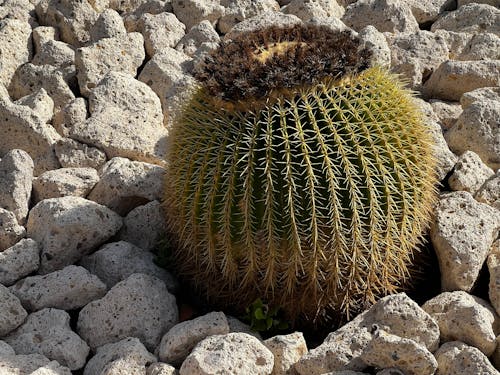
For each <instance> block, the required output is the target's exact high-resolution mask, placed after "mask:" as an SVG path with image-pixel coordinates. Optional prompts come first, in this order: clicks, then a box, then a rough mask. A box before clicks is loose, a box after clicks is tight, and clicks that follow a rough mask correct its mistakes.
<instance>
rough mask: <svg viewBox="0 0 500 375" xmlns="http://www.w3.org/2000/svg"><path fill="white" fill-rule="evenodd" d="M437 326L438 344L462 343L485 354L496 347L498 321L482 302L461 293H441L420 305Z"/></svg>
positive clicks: (488, 306) (489, 353)
mask: <svg viewBox="0 0 500 375" xmlns="http://www.w3.org/2000/svg"><path fill="white" fill-rule="evenodd" d="M422 309H424V310H425V311H426V312H427V313H429V314H430V315H431V316H432V317H433V318H434V319H435V320H436V322H437V323H438V325H439V330H440V332H441V342H447V341H462V342H464V343H466V344H468V345H472V346H474V347H476V348H478V349H479V350H481V352H483V353H484V354H485V355H487V356H489V355H491V354H492V353H493V351H494V350H495V348H496V346H497V342H496V335H495V333H494V332H493V323H494V322H495V319H496V318H497V316H496V313H495V311H494V310H493V308H492V307H491V306H490V305H489V304H488V302H486V301H485V300H483V299H481V298H478V297H475V296H472V295H470V294H468V293H466V292H463V291H456V292H444V293H441V294H440V295H438V296H436V297H434V298H432V299H430V300H429V301H427V302H426V303H424V305H423V306H422Z"/></svg>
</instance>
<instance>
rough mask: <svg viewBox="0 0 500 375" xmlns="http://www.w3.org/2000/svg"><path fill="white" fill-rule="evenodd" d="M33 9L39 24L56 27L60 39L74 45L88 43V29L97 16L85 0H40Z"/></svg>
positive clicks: (78, 45)
mask: <svg viewBox="0 0 500 375" xmlns="http://www.w3.org/2000/svg"><path fill="white" fill-rule="evenodd" d="M35 10H36V14H37V16H38V19H39V22H40V23H41V24H43V25H47V26H54V27H57V28H58V29H59V32H60V34H61V40H62V41H64V42H66V43H68V44H71V45H73V46H74V47H80V46H83V45H85V44H86V43H88V41H89V40H90V35H89V29H90V27H91V25H92V24H93V23H94V22H95V21H96V20H97V17H98V13H97V12H96V11H95V10H94V8H92V6H91V5H90V4H89V2H88V1H87V0H81V1H74V0H41V1H40V2H38V3H37V4H36V7H35Z"/></svg>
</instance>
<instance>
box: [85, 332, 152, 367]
mask: <svg viewBox="0 0 500 375" xmlns="http://www.w3.org/2000/svg"><path fill="white" fill-rule="evenodd" d="M118 359H121V360H125V361H126V363H127V364H128V365H129V366H131V367H132V366H134V365H138V366H142V367H144V366H148V365H150V364H151V363H154V362H156V357H155V356H154V355H153V354H151V353H150V352H148V350H147V349H146V348H145V347H144V345H143V344H142V343H141V342H140V341H139V339H137V338H135V337H128V338H126V339H123V340H121V341H118V342H116V343H112V344H106V345H103V346H100V347H98V348H97V352H96V354H95V355H94V356H93V357H92V358H91V359H90V360H89V362H88V363H87V365H86V366H85V370H84V372H83V375H100V374H102V373H103V370H104V368H105V367H106V365H107V364H109V363H111V362H113V361H116V360H118ZM144 372H145V371H144ZM144 372H143V373H144ZM124 374H125V373H124ZM127 374H128V373H127Z"/></svg>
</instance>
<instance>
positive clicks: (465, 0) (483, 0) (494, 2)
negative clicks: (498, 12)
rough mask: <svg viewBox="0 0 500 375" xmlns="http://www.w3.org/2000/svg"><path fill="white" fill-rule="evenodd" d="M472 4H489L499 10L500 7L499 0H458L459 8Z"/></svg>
mask: <svg viewBox="0 0 500 375" xmlns="http://www.w3.org/2000/svg"><path fill="white" fill-rule="evenodd" d="M470 3H478V4H488V5H491V6H494V7H497V8H499V7H500V1H498V0H457V8H460V7H461V6H463V5H467V4H470Z"/></svg>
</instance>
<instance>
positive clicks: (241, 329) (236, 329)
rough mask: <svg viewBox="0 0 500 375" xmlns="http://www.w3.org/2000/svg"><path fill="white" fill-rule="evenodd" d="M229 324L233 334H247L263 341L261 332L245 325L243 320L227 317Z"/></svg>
mask: <svg viewBox="0 0 500 375" xmlns="http://www.w3.org/2000/svg"><path fill="white" fill-rule="evenodd" d="M226 318H227V323H228V324H229V332H233V333H246V334H248V335H251V336H253V337H255V338H256V339H258V340H260V341H263V338H262V336H261V335H260V333H259V332H257V331H254V330H253V329H252V327H250V326H249V325H248V324H246V323H243V322H242V321H241V320H239V319H237V318H235V317H234V316H230V315H227V316H226Z"/></svg>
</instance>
